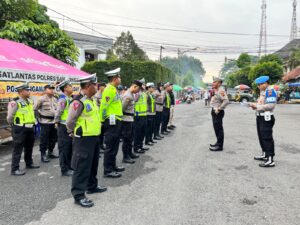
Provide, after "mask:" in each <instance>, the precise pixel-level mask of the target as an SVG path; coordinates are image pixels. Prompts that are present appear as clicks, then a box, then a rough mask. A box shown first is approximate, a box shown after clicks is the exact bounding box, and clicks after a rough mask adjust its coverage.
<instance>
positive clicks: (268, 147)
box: [254, 76, 277, 167]
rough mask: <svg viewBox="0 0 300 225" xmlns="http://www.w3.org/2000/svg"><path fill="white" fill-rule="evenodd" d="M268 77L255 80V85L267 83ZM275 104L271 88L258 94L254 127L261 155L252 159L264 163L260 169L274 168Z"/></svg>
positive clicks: (274, 96)
mask: <svg viewBox="0 0 300 225" xmlns="http://www.w3.org/2000/svg"><path fill="white" fill-rule="evenodd" d="M269 79H270V78H269V77H268V76H261V77H259V78H257V79H256V80H255V83H256V84H257V85H260V84H263V83H266V82H268V81H269ZM276 103H277V94H276V91H275V90H274V89H272V88H269V87H268V88H267V89H266V90H264V91H261V92H260V96H259V98H258V101H257V104H256V125H257V134H258V139H259V143H260V146H261V149H262V155H261V156H256V157H254V159H256V160H262V161H265V162H264V163H261V164H260V165H259V166H260V167H274V166H275V162H274V160H273V157H274V156H275V147H274V139H273V126H274V124H275V117H274V112H273V111H274V109H275V106H276Z"/></svg>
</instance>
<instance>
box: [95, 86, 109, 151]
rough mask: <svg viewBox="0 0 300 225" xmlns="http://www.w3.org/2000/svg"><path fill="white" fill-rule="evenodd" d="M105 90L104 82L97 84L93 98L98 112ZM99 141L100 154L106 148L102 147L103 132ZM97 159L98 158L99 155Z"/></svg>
mask: <svg viewBox="0 0 300 225" xmlns="http://www.w3.org/2000/svg"><path fill="white" fill-rule="evenodd" d="M105 88H106V84H105V83H104V82H101V83H99V84H98V92H97V93H96V94H95V96H94V100H95V101H96V104H97V106H98V108H99V110H100V106H101V99H102V93H103V91H104V89H105ZM101 130H103V128H101ZM99 141H100V153H104V151H105V149H106V148H105V146H104V133H103V132H101V134H100V137H99ZM99 157H100V155H99Z"/></svg>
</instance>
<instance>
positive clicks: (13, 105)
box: [9, 102, 17, 108]
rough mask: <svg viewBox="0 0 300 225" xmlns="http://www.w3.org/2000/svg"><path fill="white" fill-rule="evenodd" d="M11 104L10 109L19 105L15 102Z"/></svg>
mask: <svg viewBox="0 0 300 225" xmlns="http://www.w3.org/2000/svg"><path fill="white" fill-rule="evenodd" d="M9 104H10V107H12V108H14V107H15V106H16V105H17V103H15V102H11V103H9Z"/></svg>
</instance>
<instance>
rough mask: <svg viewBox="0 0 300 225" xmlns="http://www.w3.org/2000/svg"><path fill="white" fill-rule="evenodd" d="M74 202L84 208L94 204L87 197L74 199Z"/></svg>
mask: <svg viewBox="0 0 300 225" xmlns="http://www.w3.org/2000/svg"><path fill="white" fill-rule="evenodd" d="M75 204H77V205H80V206H82V207H84V208H90V207H92V206H94V202H93V201H92V200H89V199H87V198H83V199H78V200H75Z"/></svg>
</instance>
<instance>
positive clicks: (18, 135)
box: [7, 83, 39, 176]
mask: <svg viewBox="0 0 300 225" xmlns="http://www.w3.org/2000/svg"><path fill="white" fill-rule="evenodd" d="M23 89H25V90H28V91H29V90H30V88H29V86H28V84H27V83H25V84H21V85H19V86H17V87H16V90H17V91H20V90H23ZM7 122H8V124H10V125H11V126H12V137H13V142H14V145H13V151H12V163H11V174H12V175H16V176H21V175H24V174H25V172H24V171H21V170H20V167H19V163H20V159H21V155H22V151H23V148H24V160H25V163H26V167H27V168H29V169H35V168H39V166H37V165H35V164H33V160H32V150H33V145H34V124H35V123H36V119H35V116H34V111H33V101H32V100H31V99H29V98H22V97H21V96H19V97H17V98H14V99H13V101H11V102H10V103H9V104H8V112H7Z"/></svg>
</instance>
